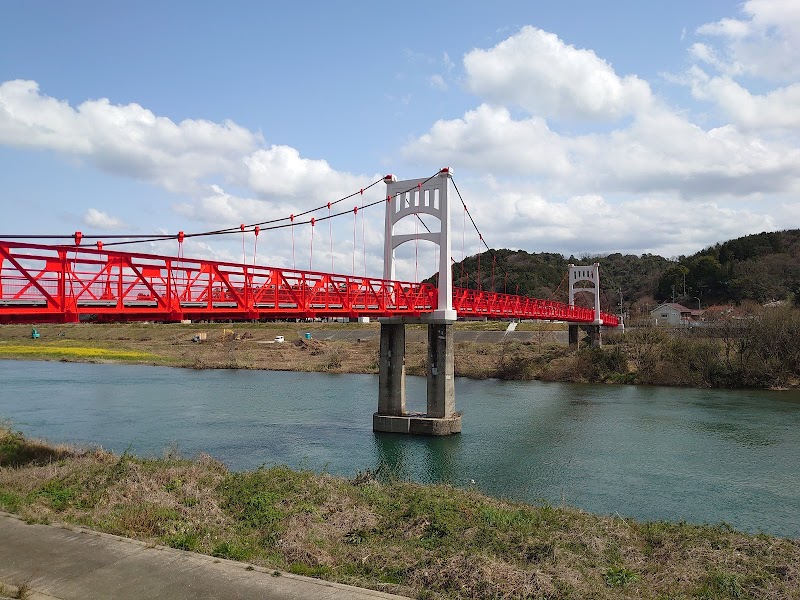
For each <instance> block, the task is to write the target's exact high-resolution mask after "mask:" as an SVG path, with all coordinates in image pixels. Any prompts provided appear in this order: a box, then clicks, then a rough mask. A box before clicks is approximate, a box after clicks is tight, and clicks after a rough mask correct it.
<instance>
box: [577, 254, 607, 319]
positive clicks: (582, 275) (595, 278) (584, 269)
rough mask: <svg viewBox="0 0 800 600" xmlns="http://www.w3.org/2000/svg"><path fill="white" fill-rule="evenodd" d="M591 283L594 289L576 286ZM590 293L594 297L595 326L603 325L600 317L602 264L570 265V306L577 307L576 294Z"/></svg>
mask: <svg viewBox="0 0 800 600" xmlns="http://www.w3.org/2000/svg"><path fill="white" fill-rule="evenodd" d="M584 282H589V283H591V284H593V285H594V287H586V286H583V287H577V286H576V285H575V284H578V283H584ZM577 292H589V293H590V294H592V295H593V296H594V324H595V325H602V324H603V319H602V317H601V315H600V263H594V264H593V265H586V266H581V265H569V305H570V306H575V294H576V293H577Z"/></svg>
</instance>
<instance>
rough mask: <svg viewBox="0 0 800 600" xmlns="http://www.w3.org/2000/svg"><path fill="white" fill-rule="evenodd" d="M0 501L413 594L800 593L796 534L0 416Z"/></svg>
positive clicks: (40, 514)
mask: <svg viewBox="0 0 800 600" xmlns="http://www.w3.org/2000/svg"><path fill="white" fill-rule="evenodd" d="M0 509H2V510H6V511H9V512H14V513H17V514H19V515H21V516H23V517H24V518H25V519H27V520H30V521H36V522H65V523H75V524H80V525H84V526H88V527H90V528H93V529H97V530H101V531H106V532H110V533H114V534H118V535H124V536H128V537H134V538H138V539H142V540H147V541H150V542H154V543H160V544H165V545H168V546H172V547H175V548H182V549H186V550H192V551H196V552H202V553H206V554H210V555H213V556H218V557H224V558H230V559H234V560H240V561H245V562H247V563H251V564H258V565H263V566H266V567H268V568H275V569H280V570H286V571H290V572H293V573H299V574H303V575H311V576H315V577H321V578H323V579H328V580H331V581H339V582H343V583H349V584H354V585H359V586H364V587H370V588H374V589H380V590H384V591H391V592H395V593H400V594H406V595H411V596H415V597H419V598H495V597H497V598H550V599H557V598H558V599H566V598H653V599H656V598H664V599H666V598H675V599H677V598H707V599H723V598H753V599H755V598H758V599H763V598H774V599H783V598H787V599H791V598H795V599H796V598H800V541H798V540H794V541H793V540H786V539H781V538H775V537H772V536H767V535H746V534H743V533H739V532H736V531H734V530H732V529H730V528H729V527H727V526H724V525H721V526H695V525H688V524H685V523H664V522H652V523H640V522H636V521H632V520H627V519H622V518H619V517H603V516H597V515H592V514H587V513H584V512H582V511H579V510H577V509H574V508H569V507H553V506H550V505H547V504H544V505H538V506H532V505H527V504H521V503H513V502H504V501H501V500H496V499H492V498H489V497H486V496H483V495H481V494H479V493H477V492H474V491H469V490H460V489H454V488H451V487H446V486H422V485H418V484H413V483H407V482H400V481H380V480H379V478H376V477H375V476H374V474H371V473H363V474H359V475H358V476H356V477H354V478H352V479H343V478H338V477H333V476H330V475H326V474H322V475H319V474H314V473H310V472H304V471H293V470H290V469H288V468H285V467H273V468H264V469H259V470H257V471H251V472H243V473H231V472H229V471H228V470H227V469H226V468H225V467H224V466H223V465H221V464H220V463H218V462H216V461H214V460H212V459H211V458H209V457H203V456H201V457H199V458H197V459H195V460H186V459H182V458H179V457H174V456H167V457H165V458H162V459H158V460H144V459H139V458H136V457H134V456H130V455H127V454H126V455H122V456H118V455H114V454H111V453H108V452H104V451H102V450H76V449H73V448H68V447H54V446H51V445H48V444H46V443H43V442H37V441H35V440H29V439H26V438H24V437H23V436H21V435H19V434H17V433H15V432H14V431H13V430H12V429H10V428H8V427H3V428H0Z"/></svg>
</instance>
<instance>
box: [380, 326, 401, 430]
mask: <svg viewBox="0 0 800 600" xmlns="http://www.w3.org/2000/svg"><path fill="white" fill-rule="evenodd" d="M405 412H406V326H405V325H404V324H403V323H381V354H380V359H379V367H378V414H381V415H390V416H397V417H399V416H402V415H404V414H405Z"/></svg>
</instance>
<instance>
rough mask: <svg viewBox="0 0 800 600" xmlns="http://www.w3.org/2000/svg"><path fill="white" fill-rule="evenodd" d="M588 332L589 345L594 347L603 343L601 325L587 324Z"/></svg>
mask: <svg viewBox="0 0 800 600" xmlns="http://www.w3.org/2000/svg"><path fill="white" fill-rule="evenodd" d="M586 333H588V334H589V345H590V346H591V347H592V348H594V347H595V346H602V345H603V340H602V338H601V337H600V325H587V326H586Z"/></svg>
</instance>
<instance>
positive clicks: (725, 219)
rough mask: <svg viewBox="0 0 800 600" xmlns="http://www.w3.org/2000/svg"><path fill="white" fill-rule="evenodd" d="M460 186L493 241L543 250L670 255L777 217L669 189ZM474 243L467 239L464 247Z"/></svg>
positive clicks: (766, 225) (768, 224)
mask: <svg viewBox="0 0 800 600" xmlns="http://www.w3.org/2000/svg"><path fill="white" fill-rule="evenodd" d="M460 187H463V188H464V189H463V190H462V191H463V193H464V194H465V195H466V196H467V197H481V198H484V200H485V201H484V202H481V203H480V204H476V205H475V206H474V207H473V206H472V205H470V210H471V211H472V212H474V213H476V214H475V217H476V220H477V221H478V222H479V223H481V229H482V231H483V234H484V238H485V239H486V241H487V243H488V244H489V245H490V246H493V247H504V248H521V249H526V250H529V249H531V248H535V249H536V250H537V251H550V252H564V249H565V248H569V249H570V250H569V251H570V252H572V253H574V254H575V255H576V256H578V255H580V254H582V253H587V254H594V253H610V252H633V253H639V254H640V253H643V252H653V253H658V254H661V255H664V256H675V255H678V254H686V253H687V252H690V251H691V249H699V248H702V247H704V246H708V245H710V244H713V243H715V242H718V241H721V240H725V239H729V238H733V237H738V236H740V235H746V234H748V233H752V232H753V231H765V230H773V229H775V227H776V225H777V223H776V222H775V220H774V219H773V217H771V216H769V214H765V213H764V212H762V211H759V210H754V209H753V208H750V207H746V206H739V207H735V206H726V205H724V204H722V203H720V202H717V201H708V202H701V203H697V202H690V201H686V200H682V199H680V198H678V197H676V196H675V195H674V194H668V193H658V194H642V195H636V196H633V195H627V196H625V197H624V198H622V199H616V200H613V201H612V200H610V199H609V198H607V197H606V196H604V195H601V194H583V195H575V196H568V197H562V198H548V197H547V196H545V195H542V194H540V193H539V192H538V191H537V190H536V188H535V187H533V188H531V189H520V188H519V186H514V185H512V184H500V185H498V184H497V182H495V181H492V182H488V181H475V182H470V183H462V186H460ZM487 207H488V208H487ZM456 237H458V235H456ZM479 250H480V248H479V247H478V245H477V244H474V245H473V246H472V247H470V248H468V250H467V254H469V253H470V252H477V251H479ZM459 252H460V249H459V251H457V252H456V254H459ZM457 258H458V256H457Z"/></svg>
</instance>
